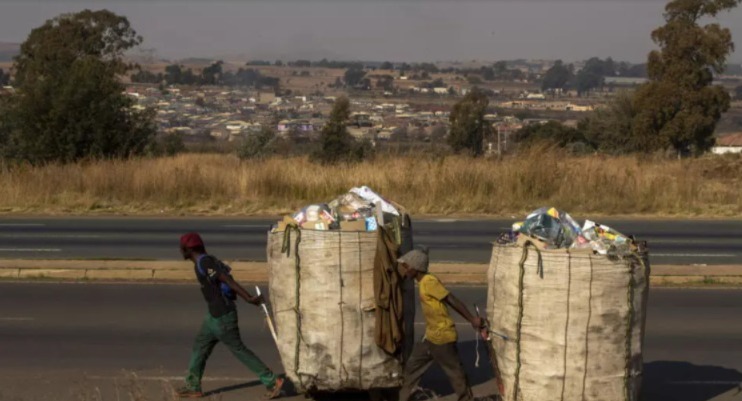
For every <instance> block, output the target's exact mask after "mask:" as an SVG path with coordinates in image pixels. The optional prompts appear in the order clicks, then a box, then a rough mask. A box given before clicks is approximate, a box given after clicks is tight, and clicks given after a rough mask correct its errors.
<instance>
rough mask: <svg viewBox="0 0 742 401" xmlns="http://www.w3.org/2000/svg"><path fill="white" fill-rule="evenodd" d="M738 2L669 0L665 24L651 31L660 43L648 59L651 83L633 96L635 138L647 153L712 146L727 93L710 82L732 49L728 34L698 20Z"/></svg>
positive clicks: (692, 150)
mask: <svg viewBox="0 0 742 401" xmlns="http://www.w3.org/2000/svg"><path fill="white" fill-rule="evenodd" d="M739 3H740V0H673V1H670V2H669V3H668V4H667V6H666V7H665V14H664V18H665V25H663V26H661V27H659V28H657V29H655V30H654V31H653V32H652V39H653V40H654V41H655V43H657V44H658V45H659V47H660V49H659V50H655V51H652V52H651V53H650V54H649V57H648V65H647V67H648V73H649V78H650V82H648V83H647V84H644V85H642V86H641V87H640V88H639V89H638V90H637V91H636V94H635V97H634V106H635V107H636V109H637V111H638V112H637V115H636V116H635V117H634V120H633V123H632V124H633V127H632V128H633V136H634V138H633V141H634V142H635V143H637V145H638V146H637V148H638V149H643V150H644V151H647V152H651V151H657V150H665V149H674V150H675V151H676V152H677V153H678V154H682V153H693V154H699V153H702V152H704V151H707V150H708V149H710V148H711V146H713V144H714V137H713V133H714V130H715V128H716V123H717V122H718V121H719V119H720V118H721V115H722V113H724V112H725V111H727V110H728V109H729V105H730V97H729V93H728V92H727V91H726V90H725V89H724V88H722V87H720V86H714V85H713V84H712V82H713V79H714V74H721V73H722V72H723V71H724V65H725V62H726V58H727V56H728V55H729V54H730V52H732V51H733V50H734V43H733V42H732V35H731V33H730V31H729V29H727V28H722V27H721V26H720V25H719V24H717V23H710V24H708V25H704V26H700V25H699V21H700V20H703V19H705V18H708V17H715V16H716V15H717V14H719V13H721V12H724V11H729V10H730V9H732V8H734V7H735V6H737V5H738V4H739Z"/></svg>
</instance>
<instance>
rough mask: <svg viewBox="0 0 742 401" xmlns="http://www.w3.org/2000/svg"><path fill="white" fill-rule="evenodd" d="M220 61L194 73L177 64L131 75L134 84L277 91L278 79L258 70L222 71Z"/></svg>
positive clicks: (140, 70)
mask: <svg viewBox="0 0 742 401" xmlns="http://www.w3.org/2000/svg"><path fill="white" fill-rule="evenodd" d="M223 65H224V63H223V62H222V61H217V62H215V63H212V64H211V65H209V66H208V67H205V68H204V69H202V70H201V71H200V72H198V73H196V72H194V71H193V69H191V68H185V67H184V66H182V65H179V64H171V65H168V66H166V67H165V73H164V74H163V73H157V74H155V73H153V72H150V71H147V70H142V69H139V71H137V72H136V73H134V74H132V75H131V81H132V82H135V83H149V84H167V85H224V86H244V87H252V88H256V89H262V88H272V89H274V90H278V88H279V86H280V79H279V78H276V77H268V76H264V75H262V74H261V73H260V71H259V70H257V69H253V68H242V67H240V68H239V69H238V70H237V72H232V71H224V70H223V68H222V66H223Z"/></svg>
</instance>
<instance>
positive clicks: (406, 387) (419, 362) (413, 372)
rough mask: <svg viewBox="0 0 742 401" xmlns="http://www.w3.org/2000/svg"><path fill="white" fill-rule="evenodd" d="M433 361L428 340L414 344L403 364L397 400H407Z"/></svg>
mask: <svg viewBox="0 0 742 401" xmlns="http://www.w3.org/2000/svg"><path fill="white" fill-rule="evenodd" d="M432 363H433V358H432V357H431V355H430V351H429V350H428V342H427V341H423V342H420V343H417V344H415V347H414V348H412V353H411V354H410V357H409V358H407V362H406V363H405V365H404V383H403V384H402V388H401V389H400V390H399V401H408V400H409V399H410V396H411V395H412V392H413V391H414V390H415V388H417V385H418V384H419V383H420V379H422V377H423V374H425V371H426V370H428V368H429V367H430V365H431V364H432Z"/></svg>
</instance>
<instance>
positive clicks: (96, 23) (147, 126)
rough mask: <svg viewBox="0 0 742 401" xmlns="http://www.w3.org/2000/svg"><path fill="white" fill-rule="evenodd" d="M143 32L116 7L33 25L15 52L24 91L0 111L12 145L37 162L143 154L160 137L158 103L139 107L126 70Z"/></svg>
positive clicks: (8, 147)
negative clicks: (126, 91)
mask: <svg viewBox="0 0 742 401" xmlns="http://www.w3.org/2000/svg"><path fill="white" fill-rule="evenodd" d="M141 42H142V38H141V37H140V36H138V35H137V34H136V32H135V31H134V29H132V28H131V26H130V24H129V21H128V20H127V19H126V17H121V16H118V15H116V14H114V13H112V12H110V11H107V10H102V11H90V10H84V11H81V12H79V13H75V14H62V15H60V16H58V17H56V18H54V19H51V20H48V21H47V22H46V23H45V24H44V25H42V26H41V27H38V28H36V29H34V30H32V31H31V33H30V35H29V36H28V38H27V39H26V41H25V42H24V43H23V44H22V45H21V50H20V54H18V56H16V58H15V71H16V75H15V83H16V88H17V92H16V94H14V95H12V96H11V98H10V99H9V101H8V102H6V104H7V106H6V109H5V110H3V111H0V118H4V119H8V121H6V123H5V124H0V125H3V126H5V127H10V131H9V132H8V133H7V134H6V138H7V143H6V146H4V148H5V150H6V151H8V153H9V154H10V155H12V157H13V158H16V159H20V160H25V161H28V162H31V163H45V162H52V161H61V162H71V161H75V160H79V159H83V158H111V157H128V156H131V155H136V154H142V153H144V152H145V150H146V148H147V146H148V144H149V143H150V142H151V141H152V140H153V137H154V134H155V127H154V124H153V117H154V113H153V111H152V110H143V111H137V110H134V109H133V107H132V106H134V100H133V99H132V98H131V97H129V96H127V95H126V94H124V86H123V85H122V84H121V83H120V82H119V80H118V77H119V76H121V75H123V74H126V73H127V72H128V71H130V70H131V69H132V65H130V64H128V63H126V62H125V61H124V59H123V55H124V53H125V52H126V51H127V50H129V49H131V48H132V47H134V46H137V45H139V44H140V43H141Z"/></svg>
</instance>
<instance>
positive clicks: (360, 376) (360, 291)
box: [356, 231, 366, 388]
mask: <svg viewBox="0 0 742 401" xmlns="http://www.w3.org/2000/svg"><path fill="white" fill-rule="evenodd" d="M356 235H357V236H358V239H357V241H356V243H358V315H359V320H360V322H361V348H360V349H359V350H358V384H359V385H360V386H361V388H364V387H363V332H364V331H366V330H365V327H364V326H363V307H362V305H363V265H362V263H361V261H362V260H363V259H362V258H361V232H360V231H359V232H358V233H357V234H356Z"/></svg>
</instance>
